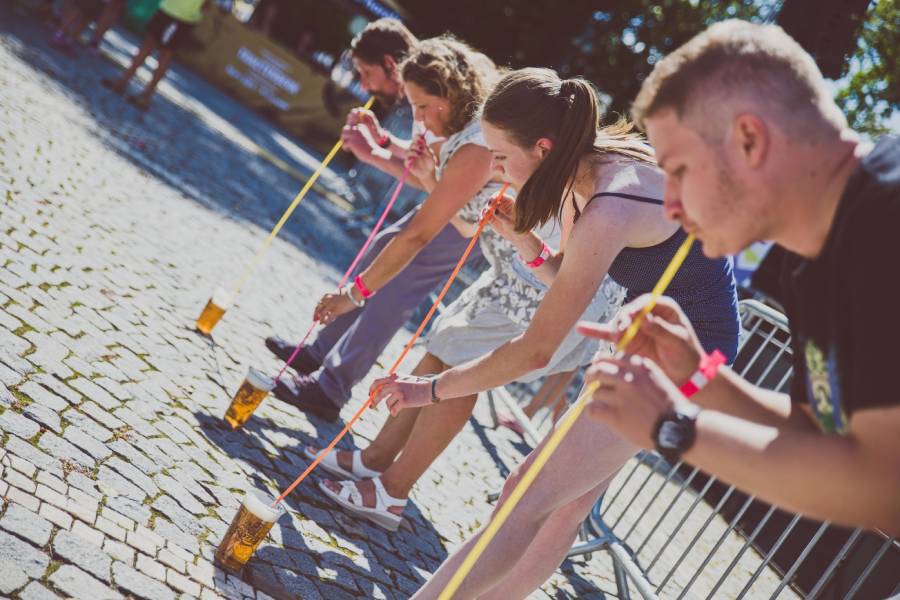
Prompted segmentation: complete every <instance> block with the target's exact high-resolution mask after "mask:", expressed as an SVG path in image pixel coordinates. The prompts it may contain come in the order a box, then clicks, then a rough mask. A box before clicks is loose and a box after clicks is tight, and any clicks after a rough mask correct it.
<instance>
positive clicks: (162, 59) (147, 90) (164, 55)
mask: <svg viewBox="0 0 900 600" xmlns="http://www.w3.org/2000/svg"><path fill="white" fill-rule="evenodd" d="M174 58H175V52H174V51H173V50H172V49H171V48H162V49H160V51H159V61H158V63H159V64H158V65H157V67H156V70H155V71H153V76H152V77H151V78H150V81H149V82H148V83H147V85H146V86H145V87H144V91H142V92H141V94H140V96H141V98H142V99H143V101H144V102H145V103H146V102H148V101H149V100H150V97H151V96H152V95H153V92H155V91H156V86H157V85H159V82H160V80H162V78H163V76H164V75H165V74H166V71H168V70H169V67H171V66H172V59H174Z"/></svg>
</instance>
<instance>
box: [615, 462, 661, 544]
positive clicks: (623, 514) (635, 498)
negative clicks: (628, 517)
mask: <svg viewBox="0 0 900 600" xmlns="http://www.w3.org/2000/svg"><path fill="white" fill-rule="evenodd" d="M657 464H659V463H654V464H653V465H652V466H651V468H650V472H649V473H647V478H646V479H644V481H643V483H641V486H640V487H639V488H638V489H637V491H636V492H635V493H634V496H632V497H631V500H629V501H628V504H626V505H625V508H623V509H622V514H620V515H619V518H618V519H616V522H615V523H613V524H612V525H610V529H615V528H616V526H617V525H618V524H619V522H620V521H621V520H622V517H624V516H625V514H626V513H627V512H628V510H629V509H630V508H631V505H632V504H634V501H635V500H637V499H638V496H640V495H641V492H642V491H644V487H645V486H646V485H647V482H648V481H650V479H651V478H652V477H653V476H654V475H655V474H656V465H657Z"/></svg>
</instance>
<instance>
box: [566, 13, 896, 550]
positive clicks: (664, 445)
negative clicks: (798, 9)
mask: <svg viewBox="0 0 900 600" xmlns="http://www.w3.org/2000/svg"><path fill="white" fill-rule="evenodd" d="M632 110H633V113H634V117H635V121H636V122H637V123H638V124H639V125H641V126H642V127H643V128H644V129H645V130H646V132H647V134H648V137H649V139H650V142H651V143H652V144H653V146H654V148H655V150H656V153H657V159H658V161H659V165H660V167H662V168H663V170H664V171H665V173H666V189H665V204H664V206H665V210H666V211H667V213H668V215H669V216H670V217H671V218H673V219H677V220H679V221H680V222H681V223H682V225H683V227H684V228H685V229H686V230H687V231H689V232H692V233H694V234H696V236H697V238H698V239H699V240H700V241H701V242H702V244H703V250H704V252H705V253H706V254H707V255H708V256H723V255H726V254H734V253H736V252H737V251H739V250H741V249H742V248H744V247H746V246H748V245H749V244H750V243H752V242H754V241H757V240H766V239H771V240H774V241H775V242H777V243H778V244H780V245H781V246H782V247H784V248H785V249H786V250H787V257H786V258H785V260H784V264H783V267H782V268H783V272H782V285H781V290H780V292H781V297H780V298H777V300H779V301H780V302H781V303H782V305H783V306H784V307H785V310H786V312H787V315H788V319H789V321H790V328H791V334H792V340H793V341H792V344H793V355H794V363H795V365H794V366H795V369H794V375H793V381H792V388H791V394H790V396H787V395H785V394H778V393H774V392H769V391H765V390H762V389H760V388H757V387H754V386H752V385H750V384H748V383H747V382H745V381H743V380H742V379H741V378H740V377H738V376H737V375H736V374H734V373H733V372H731V371H730V370H729V369H727V368H725V367H721V368H718V369H716V366H715V362H716V361H714V360H710V359H709V358H708V357H706V356H705V355H704V354H703V351H702V350H701V348H700V345H699V344H698V343H697V338H696V336H695V335H694V333H693V331H692V329H691V326H690V324H689V322H688V321H687V320H686V319H685V317H684V315H683V313H682V312H681V310H680V308H679V307H678V306H677V304H675V303H674V302H671V301H668V300H667V299H665V298H663V299H662V301H661V302H660V303H659V305H658V306H657V307H656V308H655V309H654V310H653V311H652V312H651V313H650V315H648V317H647V319H645V320H644V321H643V324H642V325H641V327H640V329H639V333H638V335H637V337H636V338H635V339H634V341H633V342H631V343H630V344H629V345H628V347H627V348H626V353H625V354H623V355H621V356H618V357H615V358H612V359H597V360H596V361H595V362H594V365H593V366H592V367H591V370H590V375H589V380H594V381H596V382H598V383H599V386H600V387H599V389H598V391H597V392H596V393H595V394H594V396H593V398H592V401H591V403H590V404H589V406H588V412H589V414H591V415H592V416H593V417H595V418H597V419H599V420H602V421H603V422H605V423H606V424H608V425H609V426H611V427H612V428H613V429H615V430H616V431H618V432H619V433H620V434H622V435H623V436H625V437H627V438H629V439H630V440H632V441H634V442H636V443H638V444H641V445H642V446H644V447H651V448H652V447H656V448H657V449H658V450H659V451H660V452H661V453H662V454H663V455H664V456H665V457H667V458H668V459H670V460H674V459H677V458H684V460H686V461H688V462H690V463H692V464H694V465H696V466H698V467H700V468H702V469H704V470H705V471H707V472H709V473H711V474H714V475H716V476H718V477H720V478H721V479H723V480H726V481H728V482H729V483H732V484H735V485H737V486H738V487H740V488H742V489H744V490H746V491H748V492H751V493H753V494H756V495H758V496H760V497H761V498H763V499H765V500H767V501H769V502H772V503H774V504H777V505H780V506H782V507H784V508H788V509H791V510H794V511H797V512H800V513H803V514H806V515H808V516H811V517H815V518H818V519H823V520H831V521H835V522H837V523H842V524H845V525H854V526H864V527H872V528H880V529H883V530H885V531H887V532H889V533H893V534H896V533H898V532H900V386H898V381H897V378H896V373H895V372H894V370H895V369H896V368H897V362H898V361H897V359H898V357H900V351H898V344H900V311H898V308H897V302H898V299H900V284H898V276H900V267H898V266H897V263H896V260H897V259H898V258H900V250H898V245H897V244H898V242H897V240H898V235H897V232H898V230H900V140H898V138H896V137H891V136H885V137H883V138H881V139H880V140H877V141H876V142H875V143H874V144H870V143H864V142H862V141H861V140H860V138H859V136H858V135H857V134H856V133H854V132H853V131H852V130H850V129H849V128H848V126H847V121H846V119H845V118H844V116H843V114H841V112H840V110H839V109H838V107H837V106H836V105H835V103H834V101H833V100H832V99H831V97H830V96H829V95H828V92H827V90H826V88H825V85H824V80H823V79H822V75H821V74H820V73H819V71H818V69H817V68H816V65H815V63H814V62H813V59H812V58H811V57H810V56H809V55H808V54H807V53H806V52H804V51H803V49H802V48H801V47H800V46H799V45H798V44H797V43H796V42H795V41H794V40H793V39H791V38H790V37H789V36H788V35H787V34H785V33H784V32H783V31H782V30H781V29H780V28H778V27H776V26H772V25H752V24H749V23H745V22H741V21H726V22H722V23H718V24H716V25H713V26H711V27H710V28H709V29H707V30H706V31H705V32H703V33H701V34H699V35H698V36H697V37H695V38H694V39H692V40H691V41H689V42H688V43H687V44H685V45H684V46H683V47H681V48H679V49H678V50H676V51H675V52H674V53H673V54H671V55H670V56H668V57H666V58H665V59H664V60H662V61H661V62H660V63H659V64H657V66H656V67H655V69H654V70H653V72H652V74H651V75H650V76H649V77H648V78H647V79H646V81H645V82H644V84H643V87H642V89H641V92H640V94H639V95H638V97H637V99H636V100H635V103H634V106H633V108H632ZM642 302H646V298H643V299H638V300H636V301H635V303H634V304H632V305H631V306H629V307H626V308H623V311H622V316H621V318H620V319H619V320H618V321H617V322H616V323H615V324H614V325H612V326H599V325H588V324H585V325H583V326H582V328H581V329H582V332H583V333H585V334H588V335H595V336H597V337H601V338H603V339H607V340H612V341H614V340H618V339H619V338H620V336H621V335H622V333H623V331H624V330H625V328H626V327H627V325H628V324H629V322H630V320H631V318H633V316H634V315H635V314H636V312H637V311H638V310H639V309H640V307H641V304H640V303H642ZM703 367H706V368H703ZM698 371H705V373H703V376H696V375H695V374H696V373H698ZM716 371H717V372H716ZM707 380H708V384H706V385H704V384H705V383H706V381H707ZM697 388H700V389H699V390H698V389H697ZM688 396H690V399H688Z"/></svg>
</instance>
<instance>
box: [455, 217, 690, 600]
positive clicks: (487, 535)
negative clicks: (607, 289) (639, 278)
mask: <svg viewBox="0 0 900 600" xmlns="http://www.w3.org/2000/svg"><path fill="white" fill-rule="evenodd" d="M693 242H694V236H693V234H691V235H688V236H687V238H685V240H684V242H682V244H681V247H679V248H678V251H677V252H675V255H674V256H673V257H672V261H671V262H670V263H669V266H668V267H666V270H665V271H663V274H662V276H661V277H660V278H659V281H658V282H657V283H656V286H655V287H654V288H653V291H652V292H651V293H650V301H649V302H647V304H646V305H644V308H643V309H642V310H641V312H640V313H638V315H637V317H636V318H635V319H634V321H632V323H631V325H629V326H628V329H626V330H625V333H624V334H623V335H622V337H621V339H619V342H618V343H617V344H616V350H617V351H621V350H624V349H625V348H626V347H627V346H628V344H630V343H631V340H633V339H634V336H635V335H636V334H637V331H638V329H639V328H640V326H641V321H643V319H644V316H646V314H647V313H649V312H650V311H651V310H653V307H654V306H655V305H656V301H657V300H658V299H659V297H660V296H661V295H662V293H663V292H664V291H666V288H667V287H669V283H671V282H672V278H673V277H675V273H677V272H678V269H679V268H680V267H681V264H682V263H683V262H684V259H685V258H687V255H688V252H689V251H690V249H691V244H693ZM596 389H597V383H596V382H592V383H590V384H589V385H588V386H587V387H585V388H584V390H583V391H582V392H581V395H580V396H578V399H577V400H576V401H575V404H574V405H573V406H572V409H571V410H570V411H569V412H568V414H566V416H565V418H564V419H563V420H562V422H561V423H560V424H559V427H557V428H556V430H555V431H554V432H553V434H552V435H551V436H550V438H549V439H548V440H547V445H546V446H544V448H543V449H542V450H541V451H540V453H539V454H538V455H537V458H535V459H534V462H533V463H532V464H531V466H530V467H528V470H527V471H525V475H523V476H522V479H521V481H519V483H518V484H517V485H516V487H515V489H513V491H512V493H511V494H510V495H509V498H507V499H506V501H505V502H503V504H502V505H501V506H500V508H499V509H498V510H497V514H496V515H495V516H494V518H493V520H491V523H490V525H488V527H487V529H485V530H484V533H482V534H481V537H480V538H478V542H476V543H475V546H473V547H472V550H471V551H470V552H469V554H468V556H466V559H465V560H464V561H463V562H462V564H461V565H460V566H459V568H458V569H457V570H456V573H454V574H453V577H452V578H451V579H450V581H449V582H448V583H447V587H445V588H444V591H442V592H441V595H440V596H438V600H450V599H451V598H452V597H453V594H455V593H456V590H457V589H459V586H460V585H461V584H462V582H463V580H464V579H465V578H466V575H468V574H469V571H471V570H472V567H474V566H475V562H476V561H477V560H478V559H479V558H480V557H481V554H482V553H483V552H484V549H485V548H487V546H488V544H490V543H491V540H492V539H494V536H495V535H496V534H497V532H498V531H499V530H500V528H501V527H502V526H503V523H505V522H506V519H507V518H508V517H509V515H510V513H512V511H513V509H514V508H515V507H516V504H518V502H519V500H521V499H522V497H523V496H524V495H525V492H527V491H528V488H529V486H531V484H532V482H533V481H534V480H535V479H536V478H537V476H538V473H540V472H541V469H542V468H543V466H544V465H545V464H546V463H547V461H548V460H550V456H551V455H552V454H553V451H554V450H556V448H557V446H559V444H560V443H561V442H562V440H563V438H564V437H565V436H566V434H567V433H568V432H569V430H570V429H572V426H573V425H575V421H576V420H577V419H578V417H579V416H580V415H581V412H582V411H583V410H584V407H585V406H586V405H587V399H588V398H590V397H591V395H592V394H593V393H594V392H595V391H596Z"/></svg>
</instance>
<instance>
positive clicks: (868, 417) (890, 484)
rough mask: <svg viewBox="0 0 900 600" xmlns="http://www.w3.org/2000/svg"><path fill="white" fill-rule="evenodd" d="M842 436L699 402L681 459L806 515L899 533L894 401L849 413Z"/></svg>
mask: <svg viewBox="0 0 900 600" xmlns="http://www.w3.org/2000/svg"><path fill="white" fill-rule="evenodd" d="M850 427H851V434H850V435H848V436H838V435H825V434H822V433H820V432H819V431H817V430H816V429H815V428H813V427H811V426H809V421H807V426H797V423H793V422H792V423H791V424H790V425H789V424H788V422H783V423H782V426H781V427H778V426H773V425H764V424H760V423H757V422H752V421H748V420H745V419H741V418H739V417H735V416H732V415H728V414H724V413H721V412H719V411H714V410H704V411H702V412H701V413H700V415H699V417H698V420H697V439H696V442H695V444H694V447H693V448H691V450H689V451H688V452H686V453H685V455H684V458H685V460H687V461H689V462H690V463H692V464H694V465H696V466H698V467H700V468H701V469H704V470H705V471H708V472H710V473H714V474H716V475H717V476H718V477H720V478H721V479H724V480H725V481H728V482H729V483H733V484H734V485H736V486H738V487H740V488H742V489H746V490H752V491H753V493H754V494H756V495H758V496H759V497H761V498H763V499H764V500H766V501H768V502H771V503H773V504H777V505H779V506H781V507H784V508H787V509H790V510H793V511H797V512H800V513H803V514H805V515H809V516H811V517H815V518H819V519H825V520H832V521H837V522H839V523H844V524H852V525H863V526H867V527H877V528H881V529H884V530H885V531H887V532H888V533H891V534H897V533H900V452H898V451H897V450H898V439H900V434H898V432H900V407H896V406H895V407H891V408H872V409H867V410H862V411H859V412H857V413H856V414H854V415H853V417H852V419H851V423H850Z"/></svg>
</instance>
